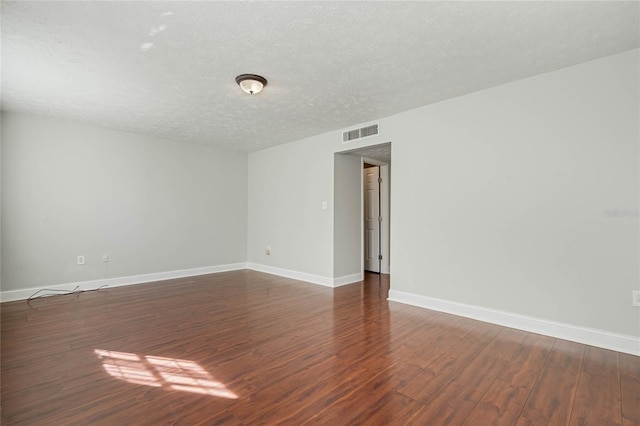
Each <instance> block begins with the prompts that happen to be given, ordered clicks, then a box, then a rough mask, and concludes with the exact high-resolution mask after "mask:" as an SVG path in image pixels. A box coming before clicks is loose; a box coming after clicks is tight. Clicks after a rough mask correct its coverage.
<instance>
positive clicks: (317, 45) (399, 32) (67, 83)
mask: <svg viewBox="0 0 640 426" xmlns="http://www.w3.org/2000/svg"><path fill="white" fill-rule="evenodd" d="M638 10H639V4H638V3H637V2H615V1H605V2H347V1H342V2H251V3H249V2H241V1H237V2H160V1H150V2H91V1H87V2H7V1H3V2H2V22H1V23H2V28H1V30H2V109H3V110H9V111H21V112H31V113H36V114H43V115H49V116H55V117H60V118H63V119H72V120H75V121H81V122H85V123H90V124H94V125H99V126H104V127H110V128H116V129H122V130H128V131H133V132H137V133H143V134H151V135H157V136H161V137H165V138H169V139H174V140H178V141H186V142H194V143H201V144H211V145H217V146H220V147H223V148H229V149H235V150H241V151H254V150H258V149H261V148H265V147H269V146H273V145H277V144H281V143H285V142H290V141H293V140H296V139H300V138H303V137H306V136H311V135H315V134H320V133H323V132H326V131H330V130H336V129H343V128H346V127H348V126H352V125H354V124H356V123H362V122H366V121H370V120H375V119H379V118H381V117H384V116H388V115H392V114H395V113H398V112H401V111H405V110H408V109H412V108H415V107H418V106H422V105H427V104H430V103H433V102H437V101H440V100H443V99H448V98H452V97H455V96H459V95H463V94H466V93H470V92H473V91H476V90H480V89H484V88H488V87H492V86H496V85H499V84H504V83H507V82H510V81H514V80H518V79H521V78H524V77H528V76H531V75H535V74H539V73H543V72H547V71H551V70H555V69H558V68H562V67H566V66H569V65H573V64H576V63H580V62H585V61H588V60H591V59H595V58H599V57H603V56H607V55H611V54H614V53H618V52H622V51H625V50H629V49H632V48H636V47H638V13H639V12H638ZM242 73H257V74H261V75H263V76H264V77H266V78H267V79H268V80H269V84H268V86H267V87H266V88H265V90H264V91H263V92H262V93H261V94H259V95H256V96H253V97H252V96H249V95H246V94H244V93H243V92H242V91H241V90H240V88H239V87H238V86H237V85H236V83H235V81H234V78H235V76H236V75H238V74H242Z"/></svg>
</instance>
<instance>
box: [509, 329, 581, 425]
mask: <svg viewBox="0 0 640 426" xmlns="http://www.w3.org/2000/svg"><path fill="white" fill-rule="evenodd" d="M584 350H585V346H584V345H581V344H579V343H573V342H567V341H563V340H557V341H556V342H555V343H554V345H553V348H552V349H551V352H550V353H549V356H548V357H547V361H546V364H545V366H544V368H543V369H542V372H541V374H540V376H539V378H538V381H537V383H536V384H535V386H534V388H533V390H532V392H531V394H530V396H529V399H528V401H527V404H526V405H525V407H524V409H523V411H522V413H521V415H520V418H519V419H518V424H519V425H532V424H533V425H535V424H549V425H551V424H558V425H559V424H566V423H567V422H568V421H569V416H570V414H571V407H572V406H573V401H574V398H575V394H576V388H577V386H578V374H579V372H580V367H581V364H582V357H583V354H584Z"/></svg>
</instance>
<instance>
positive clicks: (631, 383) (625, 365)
mask: <svg viewBox="0 0 640 426" xmlns="http://www.w3.org/2000/svg"><path fill="white" fill-rule="evenodd" d="M619 355H620V380H621V384H620V386H621V387H622V389H626V390H630V391H632V392H635V393H640V356H634V355H629V354H622V353H621V354H619Z"/></svg>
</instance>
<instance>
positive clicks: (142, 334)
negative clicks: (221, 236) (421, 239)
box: [1, 271, 640, 425]
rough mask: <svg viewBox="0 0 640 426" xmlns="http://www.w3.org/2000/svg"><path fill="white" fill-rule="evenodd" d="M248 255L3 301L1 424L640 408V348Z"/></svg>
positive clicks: (518, 419) (523, 417) (594, 420)
mask: <svg viewBox="0 0 640 426" xmlns="http://www.w3.org/2000/svg"><path fill="white" fill-rule="evenodd" d="M387 292H388V280H387V279H386V278H385V276H378V275H367V278H366V281H365V282H364V283H360V284H353V285H349V286H345V287H341V288H338V289H335V290H333V289H329V288H324V287H320V286H315V285H311V284H306V283H302V282H298V281H294V280H289V279H284V278H280V277H275V276H272V275H267V274H262V273H258V272H253V271H236V272H228V273H221V274H214V275H207V276H200V277H194V278H186V279H179V280H173V281H165V282H161V283H155V284H144V285H135V286H129V287H119V288H114V289H108V290H102V291H100V292H92V293H82V294H75V295H68V296H55V297H50V298H45V299H37V300H33V301H32V302H31V303H30V304H27V303H26V301H19V302H10V303H4V304H2V306H1V308H2V349H1V356H2V358H1V360H2V365H1V373H2V375H1V379H2V382H1V397H2V424H3V425H11V424H28V425H34V424H46V425H61V424H82V425H89V424H91V425H94V424H105V425H125V424H134V425H138V424H154V425H155V424H185V425H193V424H200V423H202V424H230V425H243V424H244V425H249V424H291V425H302V424H305V423H310V424H316V423H318V424H328V425H343V424H366V425H404V424H417V425H444V424H447V425H455V424H468V425H489V424H505V425H515V424H533V425H562V424H593V425H608V424H612V425H615V424H617V425H620V424H624V425H638V424H640V358H639V357H634V356H631V355H625V354H621V353H617V352H612V351H608V350H604V349H598V348H594V347H590V346H585V345H581V344H577V343H571V342H567V341H563V340H558V339H553V338H550V337H545V336H541V335H536V334H531V333H526V332H523V331H518V330H513V329H509V328H504V327H499V326H495V325H491V324H487V323H482V322H478V321H472V320H469V319H465V318H460V317H456V316H453V315H448V314H443V313H438V312H433V311H429V310H425V309H420V308H415V307H411V306H406V305H402V304H399V303H394V302H388V301H387V300H386V298H387Z"/></svg>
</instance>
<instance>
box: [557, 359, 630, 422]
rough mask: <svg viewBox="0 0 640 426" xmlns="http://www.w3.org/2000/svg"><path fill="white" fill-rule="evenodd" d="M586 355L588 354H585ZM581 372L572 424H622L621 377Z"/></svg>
mask: <svg viewBox="0 0 640 426" xmlns="http://www.w3.org/2000/svg"><path fill="white" fill-rule="evenodd" d="M585 357H586V354H585ZM610 374H611V373H610V372H606V375H597V374H592V373H590V372H588V371H585V370H584V369H583V370H582V371H581V372H580V377H579V382H578V388H577V391H576V398H575V402H574V406H573V409H572V412H571V419H570V421H569V424H570V425H586V424H594V425H621V424H622V404H621V393H620V383H619V377H618V378H616V380H609V378H608V377H607V376H609V375H610Z"/></svg>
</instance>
